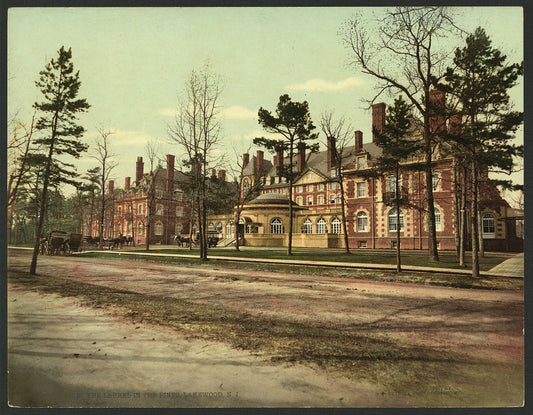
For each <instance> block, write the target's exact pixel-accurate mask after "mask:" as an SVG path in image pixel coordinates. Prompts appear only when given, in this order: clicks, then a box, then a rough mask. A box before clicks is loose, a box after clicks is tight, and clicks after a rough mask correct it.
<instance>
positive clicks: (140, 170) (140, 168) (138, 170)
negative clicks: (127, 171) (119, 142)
mask: <svg viewBox="0 0 533 415" xmlns="http://www.w3.org/2000/svg"><path fill="white" fill-rule="evenodd" d="M143 175H144V163H143V158H142V157H137V163H136V165H135V182H136V183H137V184H139V183H141V181H142V179H143Z"/></svg>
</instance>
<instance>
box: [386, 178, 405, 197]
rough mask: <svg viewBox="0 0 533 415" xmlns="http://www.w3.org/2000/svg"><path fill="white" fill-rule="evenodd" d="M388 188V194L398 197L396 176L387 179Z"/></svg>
mask: <svg viewBox="0 0 533 415" xmlns="http://www.w3.org/2000/svg"><path fill="white" fill-rule="evenodd" d="M400 183H401V182H400ZM386 188H387V193H390V194H392V195H394V196H395V195H396V177H395V176H390V177H387V178H386Z"/></svg>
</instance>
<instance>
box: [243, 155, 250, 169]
mask: <svg viewBox="0 0 533 415" xmlns="http://www.w3.org/2000/svg"><path fill="white" fill-rule="evenodd" d="M248 163H250V155H249V154H248V153H244V154H243V155H242V168H243V169H245V168H246V166H247V165H248Z"/></svg>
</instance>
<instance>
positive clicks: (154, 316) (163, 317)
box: [8, 272, 488, 394]
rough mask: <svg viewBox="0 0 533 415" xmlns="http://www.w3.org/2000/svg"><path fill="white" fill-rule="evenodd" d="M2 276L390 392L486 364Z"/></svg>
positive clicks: (325, 330) (345, 334) (364, 336)
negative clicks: (452, 368) (453, 369)
mask: <svg viewBox="0 0 533 415" xmlns="http://www.w3.org/2000/svg"><path fill="white" fill-rule="evenodd" d="M8 281H9V283H11V284H13V285H14V286H15V287H17V286H18V287H23V288H25V289H30V290H34V291H37V292H41V293H45V294H58V295H60V296H63V297H73V298H76V300H78V301H79V302H80V303H81V304H82V305H83V306H88V307H93V308H102V309H104V310H105V311H106V312H109V313H111V314H113V315H115V316H119V317H123V318H126V319H129V320H131V321H133V322H134V323H139V322H144V323H149V324H155V325H161V326H166V327H171V328H173V329H175V330H177V331H178V332H179V333H181V334H182V335H185V336H187V337H192V338H201V339H205V340H214V341H221V342H224V343H227V344H229V345H231V346H233V347H235V348H239V349H244V350H247V351H250V352H252V353H256V354H259V355H263V357H266V358H270V360H271V361H273V362H277V363H280V362H281V363H288V364H289V363H290V364H292V363H302V364H305V365H309V366H311V367H319V368H321V369H324V370H326V371H331V372H334V373H336V374H341V375H344V376H346V377H349V378H351V379H354V380H361V379H365V380H368V381H370V382H375V383H378V384H381V385H384V386H385V388H386V390H387V391H389V392H390V393H400V392H401V393H409V394H413V393H415V392H417V393H426V392H427V391H425V389H424V388H429V387H431V385H435V384H440V383H442V382H445V383H446V382H447V383H448V384H452V385H457V384H458V382H459V383H460V380H461V379H460V378H456V375H455V374H454V373H451V372H447V371H446V370H445V368H444V367H448V366H449V365H450V364H452V365H459V366H462V365H472V364H479V365H483V366H486V365H488V363H486V362H483V361H473V360H472V359H471V358H468V357H466V356H464V355H460V354H459V353H452V352H449V351H442V350H439V349H438V348H430V347H421V346H408V345H400V344H398V343H396V342H393V341H391V340H389V339H388V338H386V336H385V335H383V334H381V333H379V332H376V331H374V332H372V333H370V332H369V330H368V329H362V330H358V329H357V328H354V327H351V326H343V325H329V324H328V325H325V324H321V323H311V322H309V323H305V324H303V323H299V322H295V321H290V320H288V319H282V318H273V317H263V316H258V315H252V314H250V313H246V312H239V311H235V310H231V309H227V308H224V307H221V306H216V305H207V304H199V303H196V302H194V301H188V300H184V299H180V298H175V297H165V296H156V295H146V294H141V293H136V292H132V291H127V290H117V289H113V288H109V287H103V286H98V285H93V284H87V283H81V282H77V281H71V280H69V279H64V278H58V277H53V276H30V275H29V274H28V273H23V272H8ZM437 374H438V375H437ZM481 381H482V379H481V378H480V379H479V382H481Z"/></svg>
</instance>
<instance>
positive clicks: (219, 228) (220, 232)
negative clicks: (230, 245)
mask: <svg viewBox="0 0 533 415" xmlns="http://www.w3.org/2000/svg"><path fill="white" fill-rule="evenodd" d="M217 232H218V234H219V235H222V222H218V223H217Z"/></svg>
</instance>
